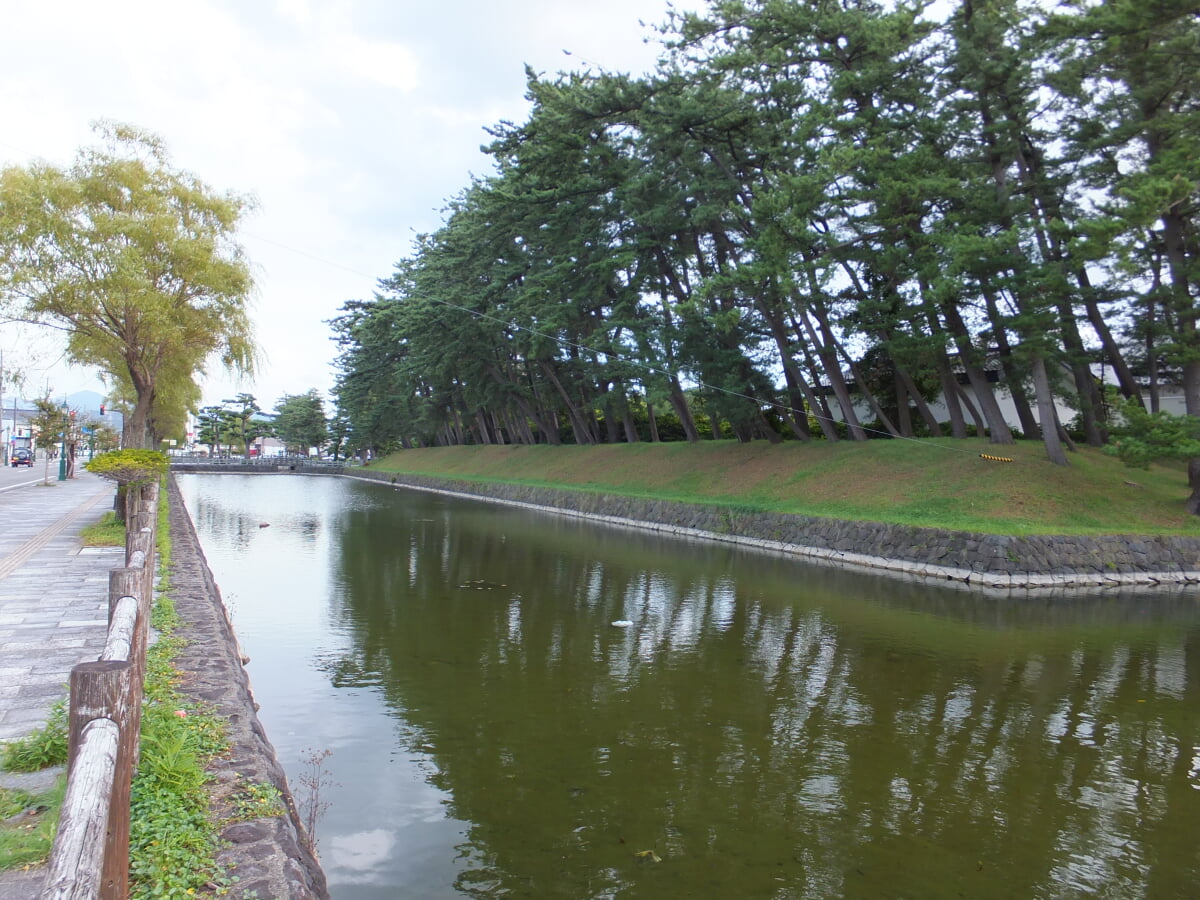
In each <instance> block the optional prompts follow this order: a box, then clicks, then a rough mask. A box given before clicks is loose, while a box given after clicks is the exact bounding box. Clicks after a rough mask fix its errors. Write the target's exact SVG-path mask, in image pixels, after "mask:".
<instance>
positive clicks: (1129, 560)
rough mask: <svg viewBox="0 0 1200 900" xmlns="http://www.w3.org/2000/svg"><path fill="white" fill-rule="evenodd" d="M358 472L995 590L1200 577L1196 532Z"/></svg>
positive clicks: (372, 477) (425, 487)
mask: <svg viewBox="0 0 1200 900" xmlns="http://www.w3.org/2000/svg"><path fill="white" fill-rule="evenodd" d="M346 474H347V475H349V476H350V477H354V478H364V479H368V480H372V481H382V482H384V483H387V484H394V485H397V486H403V487H411V488H417V489H420V490H426V491H436V492H440V493H446V494H451V495H454V496H463V497H470V498H473V499H482V500H491V501H496V502H503V503H509V504H515V505H519V506H524V507H527V508H532V509H538V510H543V511H546V512H554V513H562V514H567V515H574V516H581V517H584V518H589V519H594V520H597V521H601V522H607V523H610V524H615V525H621V526H625V527H637V528H650V529H653V530H656V531H663V532H667V533H670V534H678V535H684V536H688V537H698V538H705V539H710V540H719V541H728V542H732V543H738V544H746V545H750V546H755V547H760V548H763V549H768V550H773V551H776V552H780V553H785V554H791V555H795V556H800V557H807V558H810V559H816V560H823V561H828V562H837V563H843V564H852V565H858V566H867V567H870V568H875V569H886V570H889V571H894V572H899V573H904V574H907V575H915V576H919V577H926V578H937V579H947V580H952V581H961V582H965V583H968V584H979V585H984V586H986V587H995V588H1037V587H1085V586H1096V585H1128V584H1146V585H1153V584H1184V583H1200V538H1191V537H1160V536H1136V535H1134V536H1131V535H1101V536H1053V535H1035V536H1030V537H1015V536H1011V535H993V534H977V533H973V532H960V531H945V530H942V529H936V528H917V527H915V526H911V525H888V524H882V523H878V522H848V521H842V520H837V519H819V518H813V517H809V516H798V515H788V514H783V513H765V512H757V511H754V510H739V509H737V508H735V507H722V506H706V505H699V504H691V503H673V502H669V501H665V500H649V499H642V498H638V497H625V496H621V495H617V494H603V493H591V492H585V491H571V490H560V489H553V488H539V487H530V486H526V485H513V484H493V483H477V482H470V481H460V480H449V479H442V478H431V477H426V476H420V475H403V474H397V473H392V472H382V471H376V470H371V469H353V470H348V471H347V472H346Z"/></svg>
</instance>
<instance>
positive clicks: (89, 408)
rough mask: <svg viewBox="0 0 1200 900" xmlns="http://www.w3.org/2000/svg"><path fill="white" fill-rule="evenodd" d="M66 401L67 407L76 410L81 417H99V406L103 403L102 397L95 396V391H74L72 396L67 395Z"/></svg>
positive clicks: (99, 395) (100, 395) (101, 395)
mask: <svg viewBox="0 0 1200 900" xmlns="http://www.w3.org/2000/svg"><path fill="white" fill-rule="evenodd" d="M66 400H67V406H69V407H70V408H71V409H74V410H78V411H79V413H80V414H81V415H85V416H99V415H100V404H101V403H103V402H104V395H103V394H97V393H96V392H95V391H76V392H75V393H74V394H68V395H67V397H66Z"/></svg>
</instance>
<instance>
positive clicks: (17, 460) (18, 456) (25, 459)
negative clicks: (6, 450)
mask: <svg viewBox="0 0 1200 900" xmlns="http://www.w3.org/2000/svg"><path fill="white" fill-rule="evenodd" d="M32 465H33V451H32V450H26V449H25V448H24V447H21V448H20V449H19V450H14V451H13V455H12V467H13V468H14V469H15V468H16V467H17V466H32Z"/></svg>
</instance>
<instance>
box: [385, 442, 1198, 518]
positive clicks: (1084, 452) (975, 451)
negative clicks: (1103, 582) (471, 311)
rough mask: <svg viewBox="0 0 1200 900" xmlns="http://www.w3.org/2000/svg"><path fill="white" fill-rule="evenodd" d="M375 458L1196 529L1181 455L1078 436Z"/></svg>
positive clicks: (434, 471)
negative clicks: (1111, 446)
mask: <svg viewBox="0 0 1200 900" xmlns="http://www.w3.org/2000/svg"><path fill="white" fill-rule="evenodd" d="M981 453H983V454H989V455H994V456H1005V457H1011V458H1012V460H1013V461H1012V462H994V461H990V460H986V459H983V458H981V456H980V454H981ZM372 468H374V469H379V470H383V471H390V472H396V473H407V474H420V475H431V476H437V477H443V478H455V479H464V480H469V481H489V482H507V483H517V484H530V485H538V486H546V487H565V488H572V489H576V490H589V491H603V492H609V493H619V494H629V495H635V496H640V497H655V498H661V499H665V500H678V501H684V502H689V503H716V504H726V505H735V506H739V507H744V508H750V509H759V510H770V511H774V512H786V513H799V514H803V515H810V516H825V517H830V518H838V519H853V520H860V521H876V522H893V523H901V524H909V525H921V526H926V527H935V528H949V529H954V530H962V531H980V532H988V533H993V534H1186V535H1200V520H1198V517H1195V516H1190V515H1188V514H1187V513H1186V512H1185V510H1184V499H1185V498H1186V497H1187V494H1188V490H1187V482H1186V477H1185V473H1184V469H1183V467H1182V466H1174V467H1172V466H1155V467H1153V468H1151V469H1150V470H1148V471H1146V470H1138V469H1129V468H1126V467H1125V466H1124V465H1122V464H1121V462H1120V461H1119V460H1117V459H1114V458H1112V457H1109V456H1106V455H1104V454H1103V453H1101V452H1099V451H1097V450H1094V449H1091V448H1081V449H1080V450H1079V451H1078V452H1077V453H1073V454H1070V465H1069V466H1067V467H1065V468H1064V467H1061V466H1055V465H1053V464H1051V463H1050V462H1048V461H1047V460H1046V458H1045V454H1044V451H1043V448H1042V445H1041V444H1040V443H1037V442H1020V443H1018V444H1017V445H1016V446H1015V447H997V446H994V445H991V444H988V443H987V442H986V441H983V440H979V441H956V440H951V439H939V440H923V441H899V440H897V441H883V440H881V441H868V442H866V443H851V442H840V443H837V444H832V445H831V444H827V443H825V442H823V441H814V442H812V443H809V444H798V443H791V442H789V443H785V444H779V445H776V446H771V445H769V444H766V443H753V444H738V443H735V442H732V441H714V442H706V443H702V444H685V443H671V444H646V443H644V444H608V445H602V446H597V447H575V446H564V447H548V446H536V447H512V446H505V447H438V448H430V449H421V450H402V451H400V452H398V453H394V454H392V455H391V456H388V457H386V458H385V459H381V460H377V461H376V462H374V463H372Z"/></svg>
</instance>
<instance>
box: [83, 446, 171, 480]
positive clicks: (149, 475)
mask: <svg viewBox="0 0 1200 900" xmlns="http://www.w3.org/2000/svg"><path fill="white" fill-rule="evenodd" d="M84 468H86V469H87V470H88V471H89V472H92V473H93V474H96V475H99V476H100V477H102V478H107V479H109V480H110V481H115V482H117V483H118V484H123V485H127V484H145V483H146V482H149V481H155V480H157V479H159V478H161V477H162V476H163V475H165V474H166V473H167V454H165V453H161V452H159V451H158V450H113V451H112V452H110V453H105V454H102V455H101V456H97V457H96V458H95V459H93V460H92V461H91V462H89V463H88V464H87V465H86V466H84Z"/></svg>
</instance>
